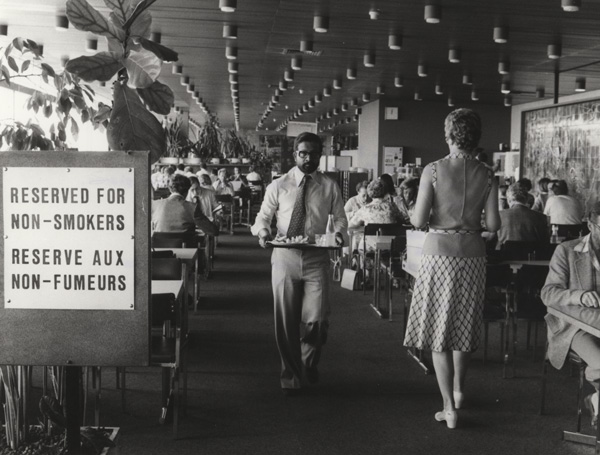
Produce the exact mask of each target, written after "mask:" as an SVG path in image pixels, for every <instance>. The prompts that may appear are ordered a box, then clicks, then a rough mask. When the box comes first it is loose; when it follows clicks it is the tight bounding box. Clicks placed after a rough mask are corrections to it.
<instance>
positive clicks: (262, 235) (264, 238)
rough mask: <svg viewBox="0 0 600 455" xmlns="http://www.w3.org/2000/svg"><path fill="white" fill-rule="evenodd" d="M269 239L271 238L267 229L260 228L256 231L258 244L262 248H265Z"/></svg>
mask: <svg viewBox="0 0 600 455" xmlns="http://www.w3.org/2000/svg"><path fill="white" fill-rule="evenodd" d="M271 240H273V236H272V235H271V233H270V232H269V231H268V230H267V229H261V231H260V232H259V233H258V244H259V245H260V246H261V247H263V248H267V246H268V245H267V242H270V241H271Z"/></svg>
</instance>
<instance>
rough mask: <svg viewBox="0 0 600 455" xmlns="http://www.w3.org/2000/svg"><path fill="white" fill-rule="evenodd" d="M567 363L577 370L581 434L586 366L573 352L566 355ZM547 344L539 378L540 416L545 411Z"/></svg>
mask: <svg viewBox="0 0 600 455" xmlns="http://www.w3.org/2000/svg"><path fill="white" fill-rule="evenodd" d="M567 361H568V362H569V364H570V365H571V366H572V367H576V368H577V370H578V373H579V375H578V378H579V380H578V383H577V433H580V432H581V416H582V413H583V386H584V384H585V369H586V367H587V364H586V363H585V362H584V361H583V359H582V358H581V357H579V355H577V353H576V352H575V351H569V353H568V355H567ZM548 363H549V361H548V343H546V355H545V358H544V362H543V365H542V377H541V386H540V391H541V399H540V415H544V413H545V411H546V382H547V372H548Z"/></svg>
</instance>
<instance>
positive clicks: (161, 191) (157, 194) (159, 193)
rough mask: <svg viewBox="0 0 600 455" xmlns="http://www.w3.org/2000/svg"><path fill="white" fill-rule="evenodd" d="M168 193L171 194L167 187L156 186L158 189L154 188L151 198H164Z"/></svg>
mask: <svg viewBox="0 0 600 455" xmlns="http://www.w3.org/2000/svg"><path fill="white" fill-rule="evenodd" d="M170 195H171V190H169V188H158V189H156V190H154V192H153V193H152V198H153V199H154V200H158V199H166V198H168V197H169V196H170Z"/></svg>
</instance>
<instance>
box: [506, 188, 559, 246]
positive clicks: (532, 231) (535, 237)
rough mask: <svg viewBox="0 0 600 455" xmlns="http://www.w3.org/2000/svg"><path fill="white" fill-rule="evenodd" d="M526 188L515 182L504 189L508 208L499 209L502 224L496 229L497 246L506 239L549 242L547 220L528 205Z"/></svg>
mask: <svg viewBox="0 0 600 455" xmlns="http://www.w3.org/2000/svg"><path fill="white" fill-rule="evenodd" d="M528 194H529V192H528V191H527V188H526V187H525V186H523V185H522V184H521V183H519V182H516V183H513V184H512V185H511V186H509V187H508V190H506V199H507V202H508V206H509V208H508V209H507V210H502V211H500V220H501V221H502V225H501V226H500V230H499V231H498V248H500V247H501V246H502V244H503V243H504V242H506V241H509V240H512V241H519V242H539V243H549V242H550V236H549V235H548V220H547V219H546V216H545V215H543V214H542V213H540V212H536V211H535V210H532V209H530V208H529V206H528V202H527V201H528V196H527V195H528Z"/></svg>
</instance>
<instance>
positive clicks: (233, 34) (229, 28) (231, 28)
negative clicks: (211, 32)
mask: <svg viewBox="0 0 600 455" xmlns="http://www.w3.org/2000/svg"><path fill="white" fill-rule="evenodd" d="M237 37H238V36H237V25H229V24H224V25H223V38H227V39H237Z"/></svg>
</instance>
